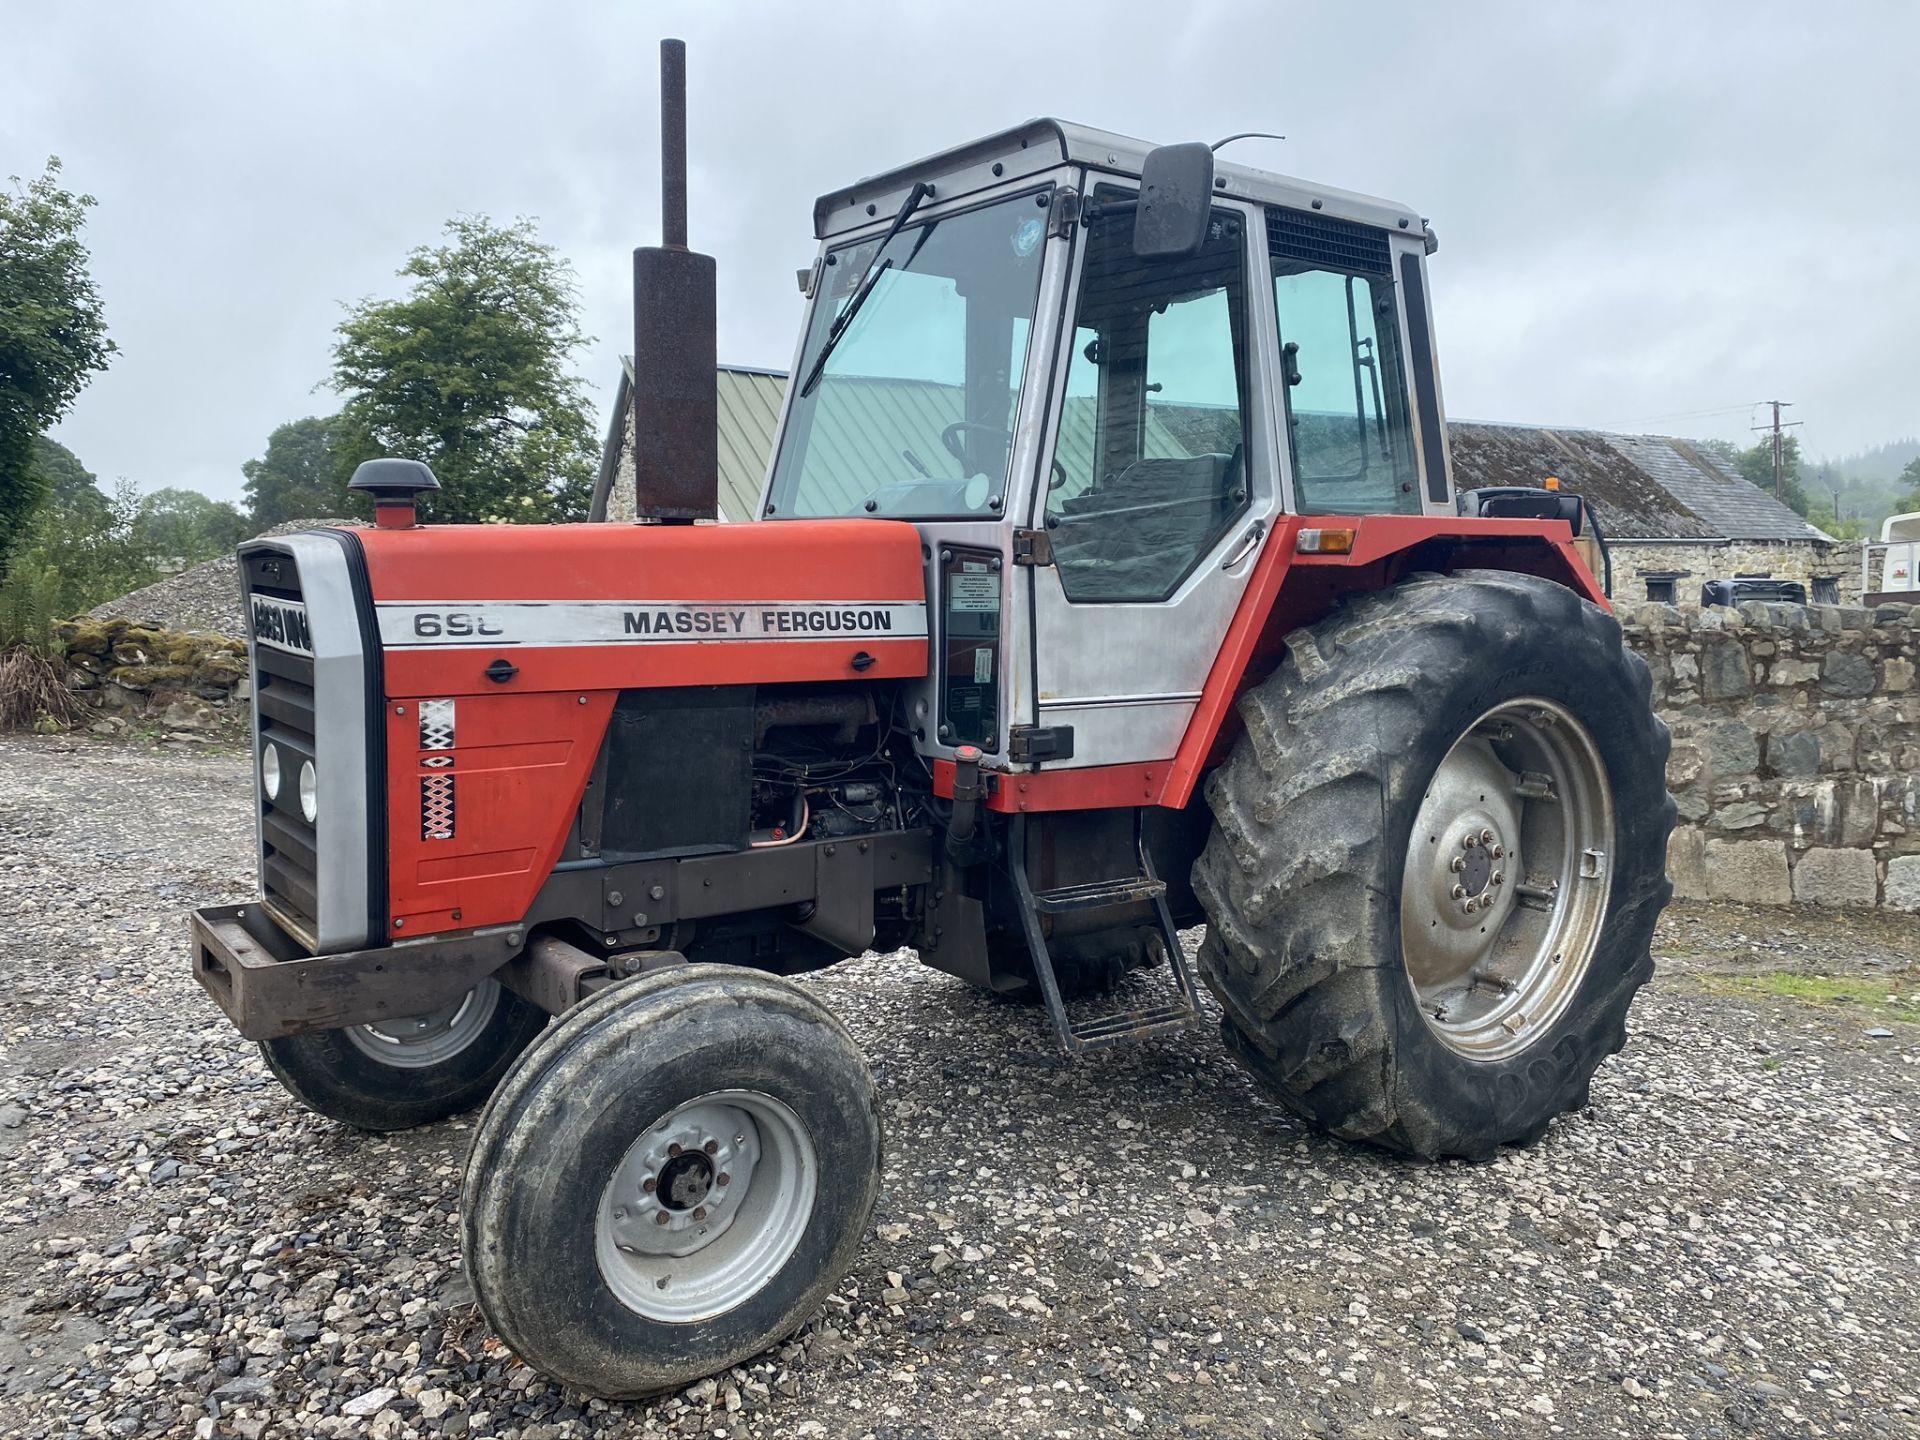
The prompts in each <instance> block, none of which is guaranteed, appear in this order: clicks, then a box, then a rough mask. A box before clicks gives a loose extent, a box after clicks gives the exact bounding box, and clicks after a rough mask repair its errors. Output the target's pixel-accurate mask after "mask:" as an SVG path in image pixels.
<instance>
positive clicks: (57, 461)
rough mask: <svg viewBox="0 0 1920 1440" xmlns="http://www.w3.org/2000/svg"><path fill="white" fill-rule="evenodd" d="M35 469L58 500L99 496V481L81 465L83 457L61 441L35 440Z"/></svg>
mask: <svg viewBox="0 0 1920 1440" xmlns="http://www.w3.org/2000/svg"><path fill="white" fill-rule="evenodd" d="M33 468H34V469H35V470H36V471H38V472H39V474H40V478H41V479H42V480H44V481H45V482H46V485H47V493H48V494H49V495H51V496H52V497H53V498H54V499H55V500H65V501H68V502H72V501H75V500H83V499H85V498H88V497H89V496H100V498H101V499H102V500H104V499H105V498H106V497H105V496H104V495H100V490H99V479H100V477H99V476H97V475H95V474H94V473H93V472H92V471H91V470H89V469H87V467H86V466H84V465H82V464H81V463H80V457H79V456H78V455H76V454H74V453H73V451H71V450H69V449H67V447H66V446H64V445H62V444H61V443H60V442H59V441H58V440H53V439H49V438H48V437H47V436H45V435H36V436H34V438H33Z"/></svg>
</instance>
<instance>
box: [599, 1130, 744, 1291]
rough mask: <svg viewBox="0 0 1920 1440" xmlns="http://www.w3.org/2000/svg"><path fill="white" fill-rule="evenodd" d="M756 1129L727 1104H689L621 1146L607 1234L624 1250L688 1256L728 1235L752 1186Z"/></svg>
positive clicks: (629, 1252) (609, 1186) (611, 1192)
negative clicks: (623, 1151) (626, 1146)
mask: <svg viewBox="0 0 1920 1440" xmlns="http://www.w3.org/2000/svg"><path fill="white" fill-rule="evenodd" d="M759 1159H760V1133H759V1130H758V1129H757V1127H756V1126H755V1125H754V1123H753V1120H752V1118H751V1117H750V1116H749V1115H748V1114H747V1113H746V1111H744V1110H741V1109H739V1108H737V1107H735V1106H732V1105H718V1104H711V1105H690V1106H687V1107H686V1108H684V1109H681V1110H677V1111H675V1112H674V1113H673V1114H672V1115H670V1116H668V1117H667V1119H666V1120H665V1121H663V1122H662V1123H660V1124H659V1125H656V1126H654V1127H653V1129H651V1130H649V1131H648V1132H647V1133H646V1134H645V1135H642V1136H641V1137H640V1139H639V1140H638V1141H636V1142H635V1143H634V1145H633V1146H632V1147H631V1148H630V1149H629V1150H628V1151H627V1153H626V1156H625V1157H624V1158H623V1159H622V1160H621V1162H620V1165H619V1168H617V1169H616V1170H615V1171H614V1172H613V1179H612V1181H611V1182H610V1183H609V1185H608V1193H609V1196H610V1197H611V1200H612V1208H611V1210H610V1212H609V1214H608V1220H609V1222H610V1223H609V1226H608V1229H609V1233H611V1235H612V1236H613V1241H614V1246H615V1248H616V1249H618V1250H620V1251H621V1252H623V1253H626V1254H637V1255H692V1254H694V1253H695V1252H696V1251H699V1250H703V1249H705V1248H706V1247H707V1246H708V1245H711V1244H712V1243H713V1242H714V1241H716V1240H718V1239H719V1238H720V1237H721V1236H722V1235H724V1234H726V1233H727V1229H728V1227H729V1226H731V1225H732V1224H733V1222H734V1220H735V1218H736V1217H737V1216H738V1215H739V1213H740V1202H741V1200H742V1199H743V1198H744V1197H745V1196H746V1194H747V1192H748V1191H749V1189H750V1188H751V1186H752V1184H753V1170H754V1166H755V1165H756V1164H758V1163H759Z"/></svg>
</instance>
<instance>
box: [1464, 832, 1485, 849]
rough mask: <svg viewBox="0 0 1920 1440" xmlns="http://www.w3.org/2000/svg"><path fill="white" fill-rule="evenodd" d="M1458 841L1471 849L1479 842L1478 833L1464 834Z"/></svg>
mask: <svg viewBox="0 0 1920 1440" xmlns="http://www.w3.org/2000/svg"><path fill="white" fill-rule="evenodd" d="M1460 843H1461V844H1462V845H1464V846H1466V847H1467V849H1469V850H1471V849H1473V847H1474V846H1476V845H1478V844H1479V843H1480V837H1479V836H1478V835H1464V836H1462V837H1461V839H1460Z"/></svg>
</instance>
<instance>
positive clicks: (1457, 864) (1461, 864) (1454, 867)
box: [1447, 855, 1467, 875]
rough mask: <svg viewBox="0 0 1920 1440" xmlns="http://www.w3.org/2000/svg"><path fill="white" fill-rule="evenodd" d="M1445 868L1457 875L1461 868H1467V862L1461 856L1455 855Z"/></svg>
mask: <svg viewBox="0 0 1920 1440" xmlns="http://www.w3.org/2000/svg"><path fill="white" fill-rule="evenodd" d="M1447 868H1448V869H1449V870H1451V871H1453V873H1454V874H1456V875H1458V874H1459V873H1460V872H1461V871H1462V870H1464V869H1466V868H1467V862H1466V860H1465V859H1464V858H1463V857H1462V856H1459V855H1456V856H1454V857H1453V859H1452V860H1451V861H1449V862H1448V864H1447Z"/></svg>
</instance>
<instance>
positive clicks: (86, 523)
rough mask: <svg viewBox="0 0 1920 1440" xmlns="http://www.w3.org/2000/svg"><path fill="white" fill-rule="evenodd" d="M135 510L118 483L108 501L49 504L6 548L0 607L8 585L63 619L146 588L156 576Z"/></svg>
mask: <svg viewBox="0 0 1920 1440" xmlns="http://www.w3.org/2000/svg"><path fill="white" fill-rule="evenodd" d="M209 503H211V502H209ZM140 509H141V502H140V496H139V494H138V493H137V492H136V491H135V490H134V488H133V486H132V485H130V484H129V483H128V482H126V481H125V480H122V481H121V482H120V483H119V484H118V485H117V486H115V487H114V491H113V493H112V494H111V495H105V494H102V493H101V492H100V491H99V490H97V489H94V488H93V487H91V486H89V487H88V488H87V491H85V492H81V493H78V494H76V495H75V496H73V497H72V498H71V499H63V498H59V497H54V498H51V499H49V500H48V501H47V502H46V504H44V505H42V506H41V507H40V509H39V511H38V512H37V513H36V514H35V515H34V517H33V519H32V521H31V522H30V523H29V524H28V526H27V529H26V531H25V533H24V534H22V535H21V536H19V537H18V539H17V540H16V542H15V544H14V547H13V550H12V552H11V555H10V559H11V560H12V562H13V567H14V568H13V570H12V571H10V572H9V574H8V576H7V578H6V580H5V581H4V582H3V583H0V608H5V607H6V605H7V603H8V600H9V598H10V594H11V592H13V591H15V589H16V587H18V586H31V587H32V588H33V590H34V591H35V593H36V594H37V595H39V596H40V597H41V603H40V606H39V607H38V608H41V609H44V611H45V612H46V614H47V615H48V616H49V617H50V618H52V619H64V618H65V617H66V616H69V615H78V614H79V613H81V612H82V611H84V610H91V609H92V608H93V607H94V606H95V605H99V604H101V603H103V602H104V601H107V600H112V599H115V598H116V597H118V596H121V595H125V594H126V593H127V592H128V591H130V590H138V589H139V588H140V587H141V586H142V585H151V584H152V583H153V582H154V581H155V580H158V579H159V578H160V575H161V571H160V567H159V566H158V565H156V564H155V563H154V556H153V553H152V551H151V550H150V549H149V548H148V543H147V538H146V536H145V535H144V534H143V532H142V529H141V526H140Z"/></svg>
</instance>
